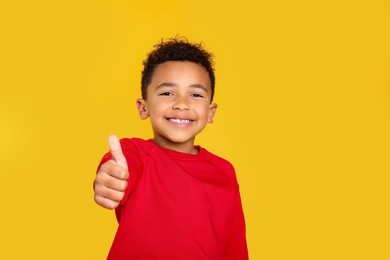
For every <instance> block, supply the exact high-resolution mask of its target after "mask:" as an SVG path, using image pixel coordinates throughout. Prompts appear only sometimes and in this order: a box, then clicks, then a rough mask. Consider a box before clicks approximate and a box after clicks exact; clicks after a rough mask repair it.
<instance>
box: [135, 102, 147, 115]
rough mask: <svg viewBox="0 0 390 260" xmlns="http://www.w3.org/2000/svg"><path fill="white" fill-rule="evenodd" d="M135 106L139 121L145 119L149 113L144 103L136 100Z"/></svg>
mask: <svg viewBox="0 0 390 260" xmlns="http://www.w3.org/2000/svg"><path fill="white" fill-rule="evenodd" d="M136 106H137V109H138V112H139V117H140V118H141V119H146V118H148V117H149V113H148V111H147V109H146V101H145V100H144V99H142V98H138V99H137V101H136Z"/></svg>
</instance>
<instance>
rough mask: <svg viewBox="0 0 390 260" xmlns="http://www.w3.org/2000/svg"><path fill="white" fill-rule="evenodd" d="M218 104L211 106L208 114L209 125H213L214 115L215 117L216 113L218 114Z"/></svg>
mask: <svg viewBox="0 0 390 260" xmlns="http://www.w3.org/2000/svg"><path fill="white" fill-rule="evenodd" d="M217 107H218V106H217V104H215V103H211V104H210V106H209V114H208V120H207V121H208V122H209V123H212V122H213V121H214V115H215V112H217Z"/></svg>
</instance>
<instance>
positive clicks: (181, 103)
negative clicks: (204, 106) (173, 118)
mask: <svg viewBox="0 0 390 260" xmlns="http://www.w3.org/2000/svg"><path fill="white" fill-rule="evenodd" d="M172 109H174V110H181V111H182V110H183V111H184V110H190V105H189V102H188V100H187V99H186V98H185V97H179V98H177V99H176V100H175V102H174V103H173V105H172Z"/></svg>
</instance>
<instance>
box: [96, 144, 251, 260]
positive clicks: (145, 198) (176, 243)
mask: <svg viewBox="0 0 390 260" xmlns="http://www.w3.org/2000/svg"><path fill="white" fill-rule="evenodd" d="M121 146H122V151H123V153H124V155H125V157H126V159H127V165H128V168H129V174H130V177H129V179H128V183H129V185H128V188H127V190H126V192H125V197H124V199H123V201H122V202H121V204H120V206H119V207H118V208H117V209H116V215H117V219H118V222H119V227H118V230H117V233H116V236H115V239H114V242H113V244H112V247H111V250H110V253H109V255H108V259H121V260H123V259H142V260H147V259H153V260H154V259H158V260H161V259H169V260H176V259H178V260H179V259H180V260H181V259H240V260H241V259H248V251H247V245H246V237H245V221H244V215H243V211H242V206H241V199H240V193H239V188H238V184H237V180H236V175H235V172H234V168H233V166H232V165H231V164H230V163H229V162H228V161H226V160H224V159H222V158H220V157H218V156H216V155H213V154H212V153H210V152H208V151H207V150H206V149H204V148H201V147H196V148H198V150H199V153H198V154H196V155H193V154H186V153H180V152H176V151H172V150H168V149H165V148H162V147H159V146H157V145H155V144H154V143H153V141H152V140H147V141H145V140H142V139H138V138H133V139H122V140H121ZM110 158H111V155H110V153H108V154H106V155H105V156H104V157H103V160H102V162H101V163H100V165H101V164H102V163H104V162H106V161H107V160H109V159H110ZM100 165H99V167H100Z"/></svg>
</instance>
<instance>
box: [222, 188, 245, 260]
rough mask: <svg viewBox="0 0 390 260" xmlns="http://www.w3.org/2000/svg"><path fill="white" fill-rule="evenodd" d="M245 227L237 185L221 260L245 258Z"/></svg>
mask: <svg viewBox="0 0 390 260" xmlns="http://www.w3.org/2000/svg"><path fill="white" fill-rule="evenodd" d="M247 259H248V248H247V243H246V227H245V219H244V213H243V210H242V204H241V197H240V192H239V188H238V187H237V189H236V191H235V194H234V198H233V204H232V212H231V218H230V225H229V226H228V232H227V241H226V247H225V253H224V256H223V260H247Z"/></svg>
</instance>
